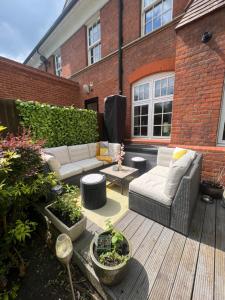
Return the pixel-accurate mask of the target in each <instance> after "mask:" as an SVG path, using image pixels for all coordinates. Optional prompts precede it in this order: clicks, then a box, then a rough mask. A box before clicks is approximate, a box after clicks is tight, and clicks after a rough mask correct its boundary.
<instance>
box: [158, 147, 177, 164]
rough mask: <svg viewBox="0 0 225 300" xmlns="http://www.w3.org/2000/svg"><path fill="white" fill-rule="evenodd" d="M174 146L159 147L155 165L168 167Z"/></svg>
mask: <svg viewBox="0 0 225 300" xmlns="http://www.w3.org/2000/svg"><path fill="white" fill-rule="evenodd" d="M173 151H174V148H167V147H160V148H159V150H158V155H157V165H159V166H163V167H169V165H170V161H171V160H172V158H173Z"/></svg>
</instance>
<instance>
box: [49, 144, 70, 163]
mask: <svg viewBox="0 0 225 300" xmlns="http://www.w3.org/2000/svg"><path fill="white" fill-rule="evenodd" d="M43 151H44V152H45V153H48V154H52V155H53V156H55V158H56V159H57V160H58V161H59V162H60V164H61V165H65V164H68V163H70V157H69V153H68V148H67V146H60V147H54V148H45V149H43Z"/></svg>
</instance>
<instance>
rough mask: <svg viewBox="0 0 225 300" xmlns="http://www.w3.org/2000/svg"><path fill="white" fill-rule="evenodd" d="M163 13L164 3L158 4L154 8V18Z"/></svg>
mask: <svg viewBox="0 0 225 300" xmlns="http://www.w3.org/2000/svg"><path fill="white" fill-rule="evenodd" d="M161 14H162V3H159V4H157V5H156V6H155V7H154V9H153V18H154V17H158V16H160V15H161Z"/></svg>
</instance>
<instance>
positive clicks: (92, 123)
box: [16, 100, 98, 147]
mask: <svg viewBox="0 0 225 300" xmlns="http://www.w3.org/2000/svg"><path fill="white" fill-rule="evenodd" d="M16 106H17V110H18V111H19V116H20V119H21V122H20V123H21V125H22V126H23V127H25V128H27V129H28V128H29V129H30V130H31V132H32V136H33V137H34V139H41V140H45V141H46V144H45V146H46V147H56V146H62V145H68V146H69V145H76V144H85V143H91V142H95V141H96V140H97V138H98V125H97V114H96V112H94V111H92V110H85V109H77V108H74V107H72V106H71V107H65V106H61V107H60V106H53V105H48V104H41V103H38V102H22V101H20V100H18V101H17V102H16Z"/></svg>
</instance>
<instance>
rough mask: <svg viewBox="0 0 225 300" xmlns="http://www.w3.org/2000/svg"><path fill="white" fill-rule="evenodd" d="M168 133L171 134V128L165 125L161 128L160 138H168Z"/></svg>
mask: <svg viewBox="0 0 225 300" xmlns="http://www.w3.org/2000/svg"><path fill="white" fill-rule="evenodd" d="M170 132H171V126H170V125H168V124H165V125H164V126H163V127H162V136H170Z"/></svg>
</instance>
